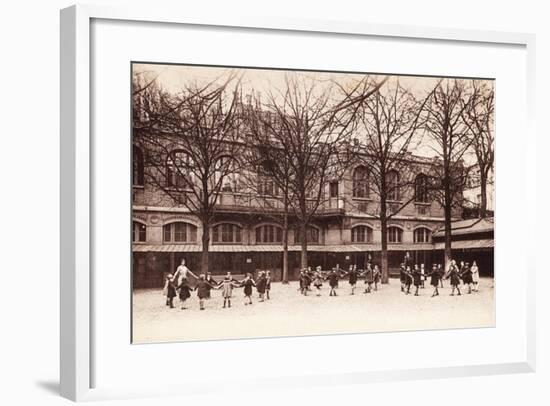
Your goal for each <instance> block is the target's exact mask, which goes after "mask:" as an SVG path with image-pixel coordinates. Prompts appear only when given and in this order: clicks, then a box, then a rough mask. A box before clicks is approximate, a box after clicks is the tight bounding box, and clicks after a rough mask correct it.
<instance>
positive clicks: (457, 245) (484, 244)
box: [434, 239, 495, 250]
mask: <svg viewBox="0 0 550 406" xmlns="http://www.w3.org/2000/svg"><path fill="white" fill-rule="evenodd" d="M451 247H452V249H459V250H460V249H462V250H469V249H474V248H494V247H495V240H493V239H485V240H466V241H453V242H452V243H451ZM434 249H436V250H442V249H445V243H444V242H438V243H435V244H434Z"/></svg>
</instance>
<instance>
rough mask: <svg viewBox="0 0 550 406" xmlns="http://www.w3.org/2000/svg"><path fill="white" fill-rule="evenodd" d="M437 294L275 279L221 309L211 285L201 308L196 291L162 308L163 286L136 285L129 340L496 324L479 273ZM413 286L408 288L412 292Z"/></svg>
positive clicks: (489, 287)
mask: <svg viewBox="0 0 550 406" xmlns="http://www.w3.org/2000/svg"><path fill="white" fill-rule="evenodd" d="M444 286H445V287H444V288H443V289H440V290H439V291H440V296H436V297H433V298H432V297H431V294H432V287H431V286H430V285H429V284H428V283H426V288H425V289H420V296H414V295H412V294H410V295H404V294H403V293H401V291H400V284H399V280H397V279H391V280H390V283H389V284H386V285H381V286H380V287H379V290H378V291H377V292H372V293H368V294H364V293H363V291H364V284H363V281H360V282H359V283H358V285H357V289H356V292H355V295H353V296H352V295H350V286H349V284H348V282H347V281H345V280H342V281H340V287H339V289H338V290H337V292H338V296H336V297H330V296H328V293H329V288H328V284H327V283H325V284H324V285H323V288H322V291H321V296H320V297H317V296H316V295H315V292H313V291H312V292H309V294H308V296H303V295H301V294H300V292H298V282H291V283H290V284H288V285H283V284H281V283H273V284H272V289H271V300H269V301H265V302H259V301H258V298H257V294H256V292H254V297H253V304H252V305H248V306H245V305H244V297H243V290H242V288H238V289H235V290H234V291H233V299H232V302H231V303H232V307H231V308H226V309H223V308H222V305H223V299H222V297H221V291H218V290H213V291H212V298H211V299H209V300H207V301H205V303H206V310H204V311H200V310H199V302H198V298H197V296H196V292H192V297H191V299H189V300H188V301H187V302H186V306H187V307H188V308H187V309H186V310H182V309H180V306H179V299H177V298H175V299H174V304H175V305H176V308H174V309H170V308H168V307H167V306H166V305H165V301H166V298H165V296H164V295H163V292H162V290H161V289H147V290H135V291H134V293H133V342H134V343H154V342H168V341H193V340H215V339H234V338H254V337H276V336H299V335H315V334H339V333H361V332H383V331H406V330H423V329H449V328H468V327H491V326H494V325H495V308H494V283H493V279H492V278H491V279H489V278H482V280H481V282H480V288H479V292H477V293H476V292H473V293H472V294H465V293H466V292H465V290H466V288H462V287H461V290H462V293H463V294H462V296H450V292H451V288H450V285H449V281H445V282H444ZM413 291H414V287H411V293H412V292H413Z"/></svg>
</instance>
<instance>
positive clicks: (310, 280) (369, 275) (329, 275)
mask: <svg viewBox="0 0 550 406" xmlns="http://www.w3.org/2000/svg"><path fill="white" fill-rule="evenodd" d="M346 276H347V277H348V281H349V284H350V286H351V293H350V294H352V295H354V294H355V289H356V287H357V282H358V280H359V278H361V277H363V278H365V291H364V293H370V292H372V291H373V287H372V286H373V285H374V290H375V291H376V290H378V284H379V283H380V278H381V274H380V269H379V268H378V265H373V264H371V263H370V262H368V263H367V265H366V269H364V270H358V269H357V265H350V266H349V269H348V271H344V270H342V269H340V267H339V266H338V264H337V265H336V267H334V268H332V270H330V271H328V272H323V271H322V270H321V267H320V266H318V267H317V268H315V271H313V270H312V269H311V267H308V268H305V269H302V270H301V271H300V287H299V289H298V290H299V291H300V293H301V294H302V295H304V296H307V293H308V291H310V290H311V284H313V286H314V287H315V291H316V295H317V296H321V288H322V286H323V282H324V281H328V284H329V287H330V291H329V296H337V294H336V289H337V288H338V282H339V280H340V279H341V278H345V277H346Z"/></svg>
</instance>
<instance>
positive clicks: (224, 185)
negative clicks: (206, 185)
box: [214, 156, 239, 192]
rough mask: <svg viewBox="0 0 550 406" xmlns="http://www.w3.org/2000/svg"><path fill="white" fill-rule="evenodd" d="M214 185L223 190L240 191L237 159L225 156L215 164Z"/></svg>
mask: <svg viewBox="0 0 550 406" xmlns="http://www.w3.org/2000/svg"><path fill="white" fill-rule="evenodd" d="M214 187H215V188H219V189H220V190H221V191H222V192H238V190H239V173H238V165H237V161H235V160H234V159H233V158H232V157H229V156H223V157H221V158H219V159H218V160H217V161H216V165H215V166H214Z"/></svg>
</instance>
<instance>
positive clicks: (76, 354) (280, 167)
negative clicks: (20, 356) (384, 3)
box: [60, 6, 536, 400]
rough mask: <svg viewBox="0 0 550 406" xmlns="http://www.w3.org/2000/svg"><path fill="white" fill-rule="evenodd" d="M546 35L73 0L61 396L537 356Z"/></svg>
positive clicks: (262, 383)
mask: <svg viewBox="0 0 550 406" xmlns="http://www.w3.org/2000/svg"><path fill="white" fill-rule="evenodd" d="M533 47H534V37H533V36H532V35H529V34H519V33H497V32H478V31H467V30H446V29H435V28H422V27H407V26H396V25H371V24H368V23H367V22H365V23H349V22H336V21H313V20H312V21H302V20H300V21H297V20H296V21H295V20H278V19H266V18H257V19H253V20H250V21H248V20H243V19H241V20H239V21H231V20H228V19H226V18H223V16H220V17H210V18H209V19H205V18H198V17H196V18H195V17H192V16H188V15H185V13H184V12H183V10H174V11H173V12H170V13H166V14H159V15H155V14H153V13H151V12H150V10H141V9H139V8H135V9H131V10H125V9H111V8H103V7H92V6H73V7H70V8H68V9H65V10H62V12H61V55H62V59H61V82H62V83H61V96H62V97H61V99H62V102H61V111H62V115H61V203H62V208H61V213H62V216H61V217H62V218H61V309H60V311H61V355H62V357H61V391H62V395H63V396H65V397H68V398H70V399H73V400H89V399H100V398H114V397H132V396H134V397H135V396H151V395H155V394H159V395H160V394H164V395H165V394H197V393H201V392H203V391H204V390H205V389H206V388H209V389H208V390H211V388H218V389H219V390H224V391H235V390H237V389H236V387H237V386H236V385H238V384H239V383H242V382H248V383H252V384H254V386H255V387H256V388H257V387H265V388H269V387H271V386H272V385H274V384H276V385H288V386H292V385H319V384H322V385H325V384H329V383H331V384H334V383H342V382H348V383H368V382H372V381H379V380H393V379H418V378H435V377H450V376H466V375H483V374H499V373H514V372H529V371H533V370H534V368H535V363H534V360H535V342H534V340H535V333H534V331H535V318H534V317H535V315H534V292H535V289H534V277H535V269H534V257H533V255H527V251H528V247H529V246H530V245H531V244H532V243H533V241H532V240H533V239H534V232H533V230H534V229H535V224H534V222H533V220H532V219H533V218H535V216H525V217H522V218H519V219H518V215H517V208H518V207H523V208H525V210H527V212H531V213H534V212H535V196H534V195H533V194H532V193H531V192H528V191H531V190H535V189H536V188H535V184H534V177H533V174H534V171H535V170H534V168H535V163H534V154H533V148H534V145H535V135H534V130H533V122H534V117H533V114H534V107H533V97H534V96H533V88H534V85H535V77H534V68H533V52H534V51H533ZM497 134H498V136H497ZM497 146H498V148H497ZM497 168H498V170H497ZM497 180H498V182H497ZM497 184H498V187H497ZM497 191H498V193H497ZM497 202H498V209H497ZM497 219H498V221H497ZM497 224H498V227H497ZM497 241H498V244H497V243H496V242H497ZM511 258H514V260H513V261H511V260H510V259H511ZM521 258H525V261H524V262H522V261H521V260H519V259H521ZM512 264H513V265H512ZM518 264H519V265H518ZM497 279H498V284H497V282H496V281H497ZM396 355H398V356H396ZM259 360H260V361H259ZM258 363H260V364H259V365H260V367H259V368H258V367H257V366H258ZM225 364H227V365H226V367H224V365H225ZM137 365H139V368H136V366H137ZM264 366H266V367H264ZM228 369H230V370H231V373H230V374H229V375H228V373H227V370H228Z"/></svg>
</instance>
